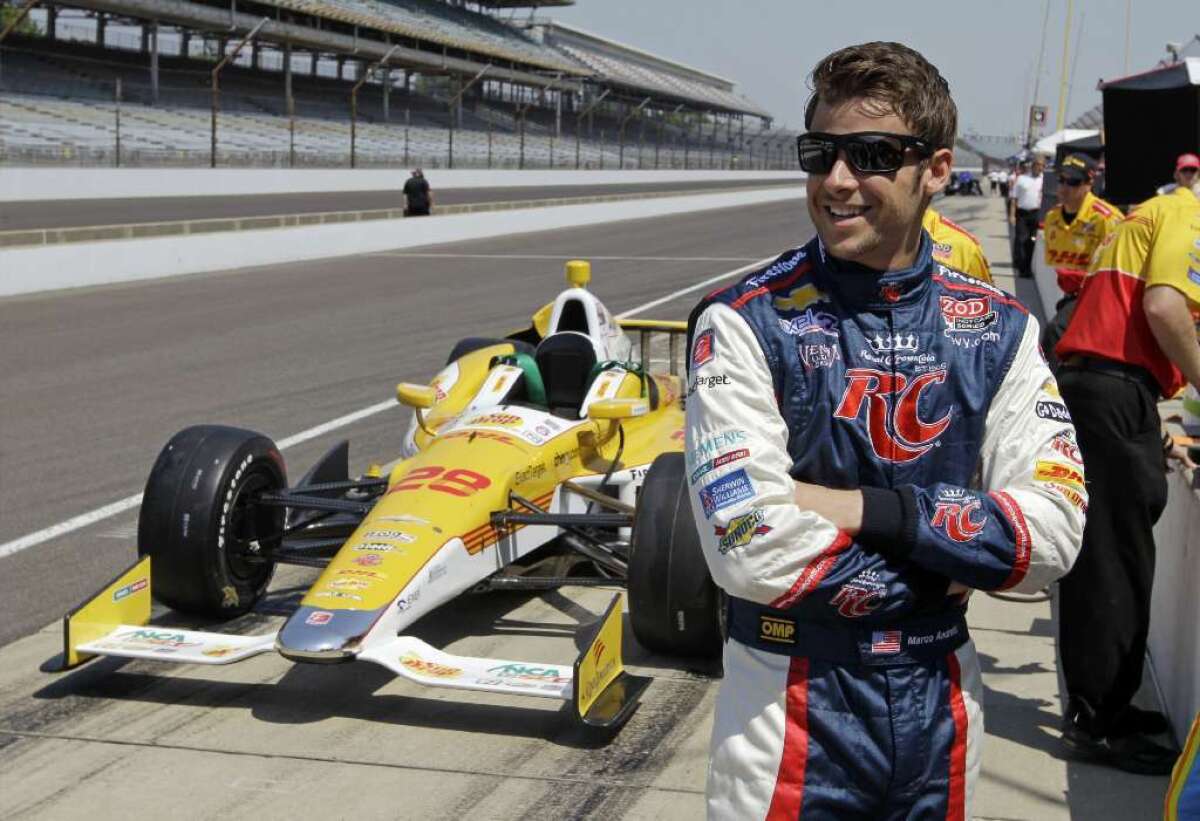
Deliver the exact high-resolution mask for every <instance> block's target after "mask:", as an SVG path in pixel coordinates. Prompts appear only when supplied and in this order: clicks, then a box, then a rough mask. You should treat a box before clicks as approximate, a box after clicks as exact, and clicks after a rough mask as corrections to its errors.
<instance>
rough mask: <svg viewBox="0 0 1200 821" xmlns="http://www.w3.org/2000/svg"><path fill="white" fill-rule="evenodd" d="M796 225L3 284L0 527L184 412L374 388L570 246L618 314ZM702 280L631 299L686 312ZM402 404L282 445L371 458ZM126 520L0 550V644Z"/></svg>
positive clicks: (258, 419)
mask: <svg viewBox="0 0 1200 821" xmlns="http://www.w3.org/2000/svg"><path fill="white" fill-rule="evenodd" d="M614 207H619V206H614ZM807 226H808V222H807V213H806V211H805V208H804V205H803V202H802V201H799V200H797V201H795V202H791V201H788V202H781V203H778V204H773V205H766V206H761V207H754V208H746V209H743V210H740V211H737V212H720V211H718V212H703V213H697V214H690V215H681V216H675V217H667V218H661V219H648V220H637V221H628V222H618V223H608V224H604V225H598V226H593V227H587V228H578V229H571V230H563V231H556V232H547V233H541V234H528V235H522V236H518V237H512V238H507V239H497V240H483V241H475V242H469V243H460V244H456V245H450V246H440V247H436V248H427V249H414V250H412V251H403V252H392V253H389V254H378V255H370V256H360V257H350V258H343V259H336V260H324V261H319V262H311V263H298V264H290V265H279V266H270V267H262V268H257V269H249V270H240V271H231V272H223V273H219V274H211V275H197V276H190V277H183V278H179V279H174V280H161V281H157V282H151V283H142V284H131V285H124V286H107V287H100V288H94V289H85V290H80V291H75V292H66V293H61V294H58V295H44V296H37V295H32V296H29V297H14V298H10V299H8V300H0V327H3V328H4V329H5V338H6V340H11V344H9V343H7V342H6V344H5V345H4V346H2V348H0V373H3V374H4V384H5V391H4V392H3V395H0V418H2V419H4V424H3V426H0V454H2V456H3V463H4V468H5V470H4V477H5V478H4V480H3V481H0V510H4V511H5V515H4V516H3V517H2V518H0V545H3V544H5V543H9V542H11V541H12V540H14V539H17V538H19V537H22V536H25V535H26V534H30V533H33V532H36V531H41V530H43V529H44V528H48V527H51V526H53V525H55V524H56V523H58V522H61V521H62V520H64V519H68V518H71V517H73V516H76V515H79V514H82V513H86V512H88V511H92V510H94V509H96V508H99V507H102V506H104V505H106V504H108V503H111V502H114V501H117V500H120V499H124V498H127V497H129V496H130V495H131V494H135V493H138V492H139V491H141V489H142V485H143V483H144V482H145V477H146V474H147V473H148V471H149V468H150V466H151V464H152V463H153V461H154V457H155V454H156V453H157V452H158V450H159V448H161V447H162V445H163V444H164V443H165V442H166V441H167V439H168V438H169V437H170V436H171V435H172V434H173V433H174V432H175V431H177V430H179V429H181V428H183V427H186V426H188V425H191V424H197V423H201V422H215V423H223V424H231V425H237V426H241V427H247V428H252V429H255V430H261V431H262V432H264V433H266V434H267V435H269V436H272V437H274V438H275V439H276V440H282V439H285V438H286V437H289V436H291V435H294V434H296V433H298V432H300V431H305V430H308V429H310V428H312V427H313V426H316V425H319V424H321V423H324V422H327V421H328V420H331V419H335V418H337V417H340V416H343V415H344V414H347V413H350V412H352V411H356V410H359V409H361V408H365V407H367V406H370V405H375V404H377V403H379V402H386V401H387V400H388V399H389V397H391V396H393V395H394V394H393V391H394V386H395V384H396V383H397V382H399V381H421V382H424V381H427V380H428V379H429V378H431V377H432V376H433V374H434V373H436V372H437V370H438V369H439V368H440V367H441V366H442V364H444V362H445V358H446V355H447V353H448V352H449V351H450V349H451V347H452V346H453V345H454V343H455V342H456V341H457V340H458V339H460V338H462V337H465V336H477V335H480V334H487V333H490V332H497V333H500V334H503V333H504V332H506V331H508V330H512V329H515V328H518V327H522V326H525V325H528V323H529V318H530V315H531V314H532V313H533V311H534V310H536V309H537V308H538V307H539V306H540V305H542V304H543V303H544V302H546V301H548V300H549V299H551V298H553V296H554V295H555V294H557V293H558V291H559V290H561V288H562V287H563V276H562V267H563V262H564V261H565V260H566V259H568V258H572V257H576V256H580V257H583V258H589V257H593V258H596V259H595V265H594V272H593V284H592V289H593V291H594V292H595V293H597V294H598V295H599V296H600V297H601V298H602V299H604V300H605V301H606V303H607V304H608V305H609V306H610V308H611V310H613V311H614V312H617V313H619V312H621V311H624V310H627V309H629V308H632V307H634V306H637V305H641V304H643V303H646V302H648V301H650V300H653V299H656V298H658V297H661V296H663V295H665V294H669V293H671V292H674V291H676V290H678V289H680V288H683V287H686V286H688V285H690V284H693V283H696V282H699V281H701V280H703V279H706V278H708V277H711V276H713V275H715V274H719V273H721V272H723V271H731V270H734V269H736V268H739V267H741V266H743V265H745V264H747V263H748V262H751V261H753V260H756V259H760V258H762V257H764V256H767V255H769V254H773V253H775V252H777V251H780V250H783V249H784V248H786V247H788V246H789V245H794V244H798V243H799V242H800V241H801V240H802V238H803V237H804V236H805V234H806V233H807V231H808V227H807ZM425 253H435V254H449V255H450V256H425V255H423V254H425ZM614 257H617V258H614ZM646 258H650V259H646ZM700 295H701V293H700V292H694V293H691V294H689V295H687V296H685V297H682V298H680V299H678V300H677V301H675V302H673V303H670V304H666V305H662V306H661V307H659V308H656V309H654V310H653V311H651V312H650V313H649V314H647V315H646V316H650V317H657V318H666V319H683V318H685V317H686V315H687V312H688V310H689V309H690V308H691V306H692V305H693V304H695V302H696V300H697V299H698V298H699V296H700ZM406 419H407V417H406V416H405V414H404V412H403V411H401V409H399V408H398V407H396V408H393V409H389V410H386V411H384V412H383V413H380V414H377V415H375V416H373V417H371V418H369V419H367V420H364V421H363V422H361V423H358V424H355V425H352V426H349V427H347V428H344V429H341V430H338V431H336V432H334V433H331V434H328V435H325V436H321V437H318V438H316V439H313V440H311V441H308V442H305V443H304V444H302V445H297V446H296V447H294V448H291V449H288V450H286V451H285V457H286V458H287V460H288V465H289V469H290V472H291V475H293V476H294V477H295V478H299V476H300V475H301V474H302V473H303V471H304V470H305V469H306V467H307V465H309V464H311V463H312V461H314V460H315V459H316V458H318V457H319V456H320V454H321V453H323V452H324V451H325V450H326V449H327V448H328V447H330V446H331V445H332V444H333V443H335V442H336V441H338V440H339V439H341V438H349V439H350V440H351V455H352V459H353V460H354V464H353V466H352V467H355V468H364V467H365V466H366V465H367V463H368V462H370V461H388V460H390V459H392V458H394V455H395V453H396V449H397V447H398V444H399V440H400V435H401V432H402V425H403V424H404V421H405V420H406ZM135 524H136V516H135V511H130V512H127V513H124V514H122V515H121V516H118V517H114V518H109V519H105V520H103V521H102V522H99V523H98V524H96V525H95V526H92V527H89V528H85V529H83V530H79V531H77V532H75V533H72V534H69V535H68V536H65V537H62V538H59V539H54V540H51V541H48V542H46V543H44V544H39V545H36V546H34V547H31V548H29V549H27V550H24V551H22V552H20V553H17V554H16V555H12V556H7V557H3V558H0V643H3V642H7V641H11V640H12V639H13V638H15V637H17V636H20V635H24V634H25V633H28V632H29V631H30V630H34V629H36V628H38V627H41V626H43V625H45V624H46V623H48V622H49V621H50V620H51V619H55V618H58V617H60V616H61V615H62V614H63V613H64V612H65V611H66V609H67V608H68V607H70V606H71V605H73V604H74V603H76V602H77V601H78V600H79V599H80V598H81V597H82V596H85V595H87V594H88V593H89V592H91V590H92V589H93V588H95V586H96V585H97V584H98V583H100V582H101V581H104V580H106V579H108V578H109V577H111V576H112V575H113V574H114V573H115V572H116V571H117V570H118V569H119V567H120V566H121V565H122V564H124V563H126V562H127V561H129V560H130V559H131V557H132V555H133V553H132V550H133V545H134V538H133V537H134V531H135ZM0 553H2V551H0ZM48 568H53V572H52V573H48V570H47V569H48ZM50 579H53V582H51V581H50Z"/></svg>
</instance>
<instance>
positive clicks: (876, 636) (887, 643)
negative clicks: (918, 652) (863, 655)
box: [871, 630, 900, 655]
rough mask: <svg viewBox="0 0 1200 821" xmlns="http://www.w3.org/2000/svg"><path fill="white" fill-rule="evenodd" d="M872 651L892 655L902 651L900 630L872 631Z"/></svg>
mask: <svg viewBox="0 0 1200 821" xmlns="http://www.w3.org/2000/svg"><path fill="white" fill-rule="evenodd" d="M871 652H872V653H875V654H877V655H892V654H894V653H899V652H900V631H899V630H875V631H873V632H872V633H871Z"/></svg>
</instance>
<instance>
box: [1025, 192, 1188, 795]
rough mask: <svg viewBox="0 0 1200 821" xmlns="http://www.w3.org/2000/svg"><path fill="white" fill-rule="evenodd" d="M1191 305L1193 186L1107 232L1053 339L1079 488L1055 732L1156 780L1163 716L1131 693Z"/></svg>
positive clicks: (1176, 453)
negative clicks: (1081, 511)
mask: <svg viewBox="0 0 1200 821" xmlns="http://www.w3.org/2000/svg"><path fill="white" fill-rule="evenodd" d="M1198 305H1200V185H1194V187H1184V186H1180V187H1179V188H1177V189H1175V190H1174V191H1173V192H1171V193H1170V194H1164V195H1161V196H1157V197H1154V198H1153V199H1151V200H1149V201H1147V202H1146V203H1144V204H1143V205H1142V206H1140V207H1139V208H1138V209H1137V210H1135V211H1133V212H1132V213H1131V214H1130V215H1129V216H1127V217H1126V218H1125V219H1124V220H1123V221H1122V222H1121V224H1120V225H1119V226H1118V227H1117V230H1116V231H1115V232H1114V233H1113V234H1111V235H1110V236H1109V237H1108V238H1107V239H1106V241H1105V244H1104V245H1102V246H1101V247H1100V249H1099V251H1098V252H1097V253H1096V256H1095V258H1094V259H1093V261H1092V267H1091V271H1090V273H1089V274H1088V276H1087V278H1086V279H1085V280H1084V282H1083V288H1082V290H1081V291H1080V294H1079V306H1078V308H1077V309H1076V311H1075V316H1074V318H1073V319H1072V321H1071V323H1070V325H1068V326H1067V330H1066V333H1065V334H1063V338H1062V340H1061V341H1060V342H1059V343H1058V348H1057V353H1058V358H1059V361H1060V363H1061V364H1060V367H1059V372H1058V383H1059V387H1060V389H1061V391H1062V395H1063V399H1064V400H1065V401H1066V404H1067V408H1068V409H1069V410H1070V412H1071V416H1072V417H1073V419H1074V422H1075V429H1076V431H1077V435H1078V441H1079V449H1080V451H1081V452H1082V459H1083V462H1084V465H1085V473H1086V475H1087V484H1088V494H1089V497H1090V498H1089V507H1088V515H1087V525H1086V528H1085V529H1084V534H1083V548H1082V550H1081V551H1080V553H1079V559H1078V561H1077V562H1076V563H1075V566H1074V568H1073V569H1072V570H1071V572H1070V573H1068V574H1067V575H1066V576H1064V577H1063V578H1062V580H1061V581H1060V583H1059V585H1060V586H1059V631H1060V632H1059V650H1060V652H1061V654H1062V669H1063V676H1064V678H1065V680H1066V685H1067V695H1068V697H1069V700H1068V705H1067V714H1066V716H1065V719H1064V729H1063V741H1064V743H1065V744H1066V745H1067V746H1068V747H1069V748H1070V749H1072V750H1074V751H1076V752H1079V753H1082V754H1085V755H1087V756H1089V757H1091V758H1093V759H1097V760H1100V761H1102V762H1104V763H1108V764H1111V765H1113V766H1116V767H1120V768H1121V769H1124V770H1128V771H1131V772H1137V773H1146V774H1156V775H1166V774H1168V773H1170V771H1171V767H1172V765H1173V764H1174V762H1175V752H1174V751H1173V750H1170V749H1168V748H1167V747H1165V746H1163V745H1161V744H1159V743H1157V742H1156V741H1155V740H1153V739H1152V738H1150V736H1151V735H1153V734H1155V733H1160V732H1163V731H1165V730H1166V729H1167V723H1166V720H1165V719H1164V718H1163V716H1162V714H1161V713H1156V712H1149V711H1143V710H1139V709H1138V708H1136V707H1133V706H1132V705H1131V703H1130V702H1131V700H1132V698H1133V696H1134V694H1135V693H1136V692H1137V690H1138V687H1139V686H1140V684H1141V681H1142V664H1143V662H1144V659H1145V655H1146V636H1147V633H1148V632H1149V626H1150V595H1151V587H1152V584H1153V581H1154V531H1153V528H1154V523H1155V522H1156V521H1157V520H1158V517H1159V516H1160V515H1161V514H1162V511H1163V508H1165V507H1166V504H1167V482H1166V477H1165V475H1164V474H1165V471H1164V467H1165V460H1164V454H1165V455H1166V456H1167V457H1171V458H1175V459H1178V460H1180V461H1183V462H1184V463H1185V464H1188V465H1189V466H1191V462H1190V460H1188V459H1187V455H1186V453H1185V452H1183V451H1182V449H1180V448H1178V447H1177V446H1174V445H1173V444H1172V443H1171V440H1170V439H1169V438H1164V436H1163V433H1162V428H1161V422H1160V419H1159V414H1158V407H1157V401H1158V399H1159V397H1160V396H1173V395H1174V394H1175V393H1177V392H1178V391H1179V389H1180V388H1182V387H1183V386H1184V384H1186V383H1187V382H1191V383H1192V384H1194V385H1200V344H1197V341H1196V331H1195V326H1194V325H1193V322H1192V313H1191V311H1192V310H1193V309H1195V308H1196V307H1197V306H1198ZM1047 410H1048V411H1049V410H1050V409H1047ZM1064 455H1067V456H1072V455H1073V456H1074V458H1079V454H1064Z"/></svg>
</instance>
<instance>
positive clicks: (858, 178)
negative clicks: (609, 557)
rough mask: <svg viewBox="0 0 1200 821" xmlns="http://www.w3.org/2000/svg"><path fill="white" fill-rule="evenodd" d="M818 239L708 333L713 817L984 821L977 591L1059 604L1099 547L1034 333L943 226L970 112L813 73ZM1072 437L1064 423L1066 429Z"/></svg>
mask: <svg viewBox="0 0 1200 821" xmlns="http://www.w3.org/2000/svg"><path fill="white" fill-rule="evenodd" d="M810 87H811V88H812V89H813V92H812V95H811V96H810V97H809V100H808V103H807V104H806V106H805V117H804V123H805V127H806V128H807V129H809V130H808V131H807V132H806V133H804V134H802V135H800V137H799V138H798V139H797V151H798V160H799V165H800V167H801V169H802V170H804V171H805V172H807V174H808V177H807V181H806V185H807V191H808V196H807V209H808V216H809V218H810V219H811V220H812V222H813V224H814V226H815V227H816V234H817V235H816V237H814V238H813V239H811V240H810V241H809V242H807V243H806V244H805V245H803V246H801V247H799V248H795V249H793V250H790V251H787V252H785V253H784V254H782V255H781V256H779V257H778V258H777V259H776V260H775V261H774V262H772V263H770V264H769V265H765V266H762V267H761V268H759V269H757V270H755V271H753V272H752V273H750V274H748V275H747V276H746V277H745V278H744V279H742V280H741V281H740V282H738V283H736V284H734V285H732V286H730V287H728V288H723V289H721V290H718V291H716V292H714V293H712V294H709V295H708V296H707V297H705V299H704V300H703V301H701V302H700V304H699V305H697V306H696V308H695V309H694V310H693V312H692V314H691V317H690V321H689V336H690V340H691V344H690V345H689V350H690V356H689V370H690V374H689V375H690V383H689V388H688V396H689V399H688V402H687V420H686V433H685V448H686V457H687V460H688V463H689V465H688V466H689V469H690V483H691V487H690V490H691V503H692V515H693V517H694V520H695V522H696V526H697V529H698V532H699V539H700V543H701V549H702V551H703V554H704V558H705V561H706V563H707V566H708V567H709V569H710V571H711V572H712V576H713V579H714V581H715V582H716V584H717V585H718V586H720V587H721V588H722V589H723V590H724V591H725V592H726V593H727V595H728V597H729V604H728V610H727V614H728V617H729V618H728V634H729V639H728V641H726V643H725V648H724V667H725V678H724V681H722V683H721V688H720V691H719V693H718V695H717V701H716V716H715V720H714V722H713V735H712V746H711V749H710V761H709V774H708V785H707V800H708V812H709V817H710V818H711V819H737V821H748V820H749V819H761V818H767V817H769V818H789V819H797V818H812V819H831V818H837V819H842V818H845V819H851V818H854V819H860V818H871V819H876V818H880V819H883V818H888V819H891V818H967V817H970V805H971V799H972V794H973V792H974V790H975V785H976V783H977V782H978V780H979V774H980V766H981V748H980V745H981V743H982V741H983V707H982V698H983V686H982V681H981V674H980V669H979V659H978V657H977V656H976V653H975V646H974V644H973V643H972V642H971V640H970V637H969V635H968V631H967V624H966V595H967V593H968V591H969V589H971V588H978V589H986V590H998V589H1013V590H1016V591H1023V592H1035V591H1038V590H1041V589H1042V588H1043V587H1045V586H1046V585H1047V584H1049V583H1050V582H1052V581H1054V580H1055V579H1056V578H1057V577H1059V576H1060V575H1062V574H1063V573H1064V572H1065V571H1066V570H1067V568H1069V567H1070V565H1071V562H1072V561H1073V559H1074V557H1075V554H1076V552H1077V550H1078V547H1079V540H1080V538H1081V536H1082V533H1083V506H1084V505H1086V503H1087V491H1086V489H1085V487H1084V484H1083V474H1082V470H1081V469H1080V470H1074V469H1071V470H1066V471H1065V475H1060V474H1052V476H1053V478H1054V483H1051V482H1049V481H1048V480H1047V478H1046V476H1045V474H1044V472H1043V473H1039V472H1038V471H1037V470H1036V468H1037V467H1038V466H1042V465H1057V464H1058V460H1059V456H1058V451H1057V448H1059V447H1067V446H1069V445H1070V443H1071V442H1073V436H1074V433H1073V431H1072V429H1071V423H1070V421H1069V420H1066V421H1064V420H1063V419H1061V418H1058V415H1055V414H1049V413H1044V412H1042V411H1041V410H1040V409H1041V408H1042V406H1043V405H1050V404H1052V403H1054V396H1055V395H1056V390H1055V387H1054V377H1053V376H1052V375H1051V374H1050V371H1049V369H1048V368H1047V367H1046V365H1045V362H1044V360H1043V359H1042V357H1041V354H1040V353H1039V352H1038V345H1037V341H1038V340H1037V337H1038V330H1037V322H1036V321H1034V320H1033V319H1032V318H1031V317H1030V316H1029V313H1028V311H1026V309H1025V308H1024V307H1022V306H1021V305H1020V304H1019V303H1018V302H1017V301H1016V300H1015V299H1013V298H1012V297H1010V296H1008V295H1007V294H1005V293H1003V292H1002V291H1000V290H999V289H997V288H994V287H992V286H989V285H986V284H984V283H982V282H979V281H978V280H975V279H972V278H970V277H968V276H966V275H965V274H963V273H961V272H958V271H954V270H952V269H950V268H947V267H945V266H942V265H939V264H937V263H935V262H934V260H933V247H932V245H933V243H932V242H931V241H930V238H929V234H928V233H926V232H925V231H923V230H922V228H921V223H922V219H923V217H924V215H925V212H926V209H927V208H928V207H929V203H930V201H931V200H932V198H933V196H934V194H936V193H937V192H938V191H940V190H942V189H943V188H944V187H945V186H946V184H947V183H948V182H949V179H950V174H951V165H952V160H953V153H952V152H953V146H954V136H955V130H956V125H957V119H958V114H957V109H956V108H955V105H954V101H953V99H951V96H950V87H949V85H948V84H947V82H946V81H945V79H944V78H943V77H942V75H941V74H940V73H939V72H938V70H937V69H936V68H935V67H934V66H932V65H930V63H929V62H928V61H927V60H926V59H925V58H924V57H922V56H921V55H920V54H918V53H917V52H915V51H913V50H912V49H910V48H908V47H907V46H904V45H901V44H899V43H864V44H862V45H858V46H850V47H848V48H844V49H841V50H840V51H837V52H834V53H833V54H830V55H829V56H828V57H825V58H824V59H823V60H821V61H820V62H819V63H818V64H817V66H816V68H814V69H813V72H812V79H811V86H810ZM1063 413H1064V414H1065V410H1064V411H1063Z"/></svg>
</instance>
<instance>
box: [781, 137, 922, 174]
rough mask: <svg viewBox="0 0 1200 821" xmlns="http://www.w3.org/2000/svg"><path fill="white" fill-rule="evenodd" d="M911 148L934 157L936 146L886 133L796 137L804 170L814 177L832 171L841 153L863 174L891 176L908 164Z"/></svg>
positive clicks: (916, 139)
mask: <svg viewBox="0 0 1200 821" xmlns="http://www.w3.org/2000/svg"><path fill="white" fill-rule="evenodd" d="M910 148H911V149H912V150H913V151H916V152H917V153H918V154H920V155H921V156H922V157H928V156H931V155H932V154H933V151H934V148H933V146H932V145H931V144H930V143H929V142H928V141H927V140H922V139H921V138H920V137H913V136H911V135H909V134H889V133H888V132H886V131H859V132H856V133H854V134H825V133H822V132H820V131H810V132H808V133H807V134H801V135H800V136H799V137H797V138H796V152H797V154H798V155H799V157H800V167H801V168H802V169H804V170H805V171H807V172H808V173H810V174H828V173H829V172H830V171H832V170H833V164H834V163H835V162H837V156H838V152H839V151H844V152H845V153H846V162H848V163H849V164H850V167H851V168H853V169H854V170H855V171H857V172H858V173H860V174H890V173H892V172H893V171H899V170H900V167H901V166H902V165H904V153H905V151H907V150H908V149H910Z"/></svg>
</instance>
